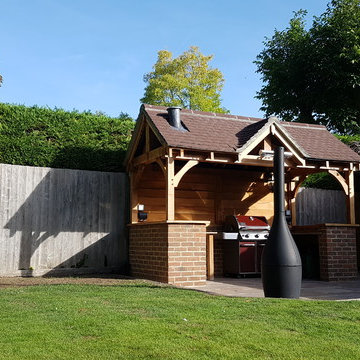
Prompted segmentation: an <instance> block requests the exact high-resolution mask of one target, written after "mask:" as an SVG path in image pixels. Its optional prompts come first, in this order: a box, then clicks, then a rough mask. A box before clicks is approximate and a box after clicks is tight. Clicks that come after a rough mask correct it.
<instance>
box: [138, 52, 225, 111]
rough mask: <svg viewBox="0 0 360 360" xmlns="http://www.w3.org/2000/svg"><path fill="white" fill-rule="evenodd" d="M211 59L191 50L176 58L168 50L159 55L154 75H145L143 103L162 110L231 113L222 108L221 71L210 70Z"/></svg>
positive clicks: (222, 79)
mask: <svg viewBox="0 0 360 360" xmlns="http://www.w3.org/2000/svg"><path fill="white" fill-rule="evenodd" d="M212 58H213V56H212V55H210V56H205V55H203V54H202V53H201V52H200V51H199V48H198V47H195V46H192V47H190V49H189V50H188V51H185V52H184V53H183V54H182V55H180V56H179V57H177V58H173V57H172V53H171V52H169V51H166V50H161V51H159V52H158V59H157V62H156V63H155V65H154V67H153V69H154V70H153V71H152V72H149V73H148V74H145V76H144V81H145V82H146V83H147V86H146V88H145V94H144V97H143V98H142V99H141V100H140V101H141V102H143V103H148V104H153V105H163V106H182V107H183V108H188V109H193V110H202V111H213V112H221V113H224V112H228V111H227V110H226V109H225V108H223V107H221V99H220V92H221V90H222V88H223V84H224V78H223V75H222V73H221V72H220V71H219V70H218V69H213V68H211V67H209V62H210V60H211V59H212Z"/></svg>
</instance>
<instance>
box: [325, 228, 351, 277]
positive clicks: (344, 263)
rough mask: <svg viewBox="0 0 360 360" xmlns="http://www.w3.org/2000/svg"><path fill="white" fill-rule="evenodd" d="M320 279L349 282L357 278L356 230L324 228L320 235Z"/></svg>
mask: <svg viewBox="0 0 360 360" xmlns="http://www.w3.org/2000/svg"><path fill="white" fill-rule="evenodd" d="M319 254H320V278H321V279H322V280H327V281H331V280H349V279H354V278H356V277H357V257H356V228H355V227H350V226H326V225H325V226H323V227H322V231H321V233H320V235H319Z"/></svg>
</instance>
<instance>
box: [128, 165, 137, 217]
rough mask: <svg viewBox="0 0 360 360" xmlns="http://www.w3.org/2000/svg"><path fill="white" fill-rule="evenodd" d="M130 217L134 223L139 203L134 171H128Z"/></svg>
mask: <svg viewBox="0 0 360 360" xmlns="http://www.w3.org/2000/svg"><path fill="white" fill-rule="evenodd" d="M129 175H130V211H131V214H130V219H131V223H136V222H137V221H138V209H137V206H138V204H139V200H138V190H137V184H136V182H137V181H136V173H135V171H131V172H130V174H129Z"/></svg>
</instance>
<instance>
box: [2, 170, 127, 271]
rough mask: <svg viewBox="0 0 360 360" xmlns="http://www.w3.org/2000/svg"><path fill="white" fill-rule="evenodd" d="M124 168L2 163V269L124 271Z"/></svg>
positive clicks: (125, 251)
mask: <svg viewBox="0 0 360 360" xmlns="http://www.w3.org/2000/svg"><path fill="white" fill-rule="evenodd" d="M127 192H128V185H127V180H126V175H125V174H123V173H105V172H97V171H82V170H67V169H50V168H37V167H29V166H17V165H6V164H0V275H2V276H16V275H44V274H58V273H59V274H61V273H74V274H76V273H84V272H108V271H120V272H123V271H124V269H125V267H126V263H127V241H126V226H125V223H126V217H127V215H126V214H127V209H126V203H127V201H126V199H127V196H128V195H127Z"/></svg>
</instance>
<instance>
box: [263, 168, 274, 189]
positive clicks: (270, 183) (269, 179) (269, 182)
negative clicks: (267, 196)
mask: <svg viewBox="0 0 360 360" xmlns="http://www.w3.org/2000/svg"><path fill="white" fill-rule="evenodd" d="M264 184H265V186H266V187H268V189H269V190H270V191H271V192H273V191H274V173H273V172H272V171H271V172H268V173H265V178H264Z"/></svg>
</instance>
